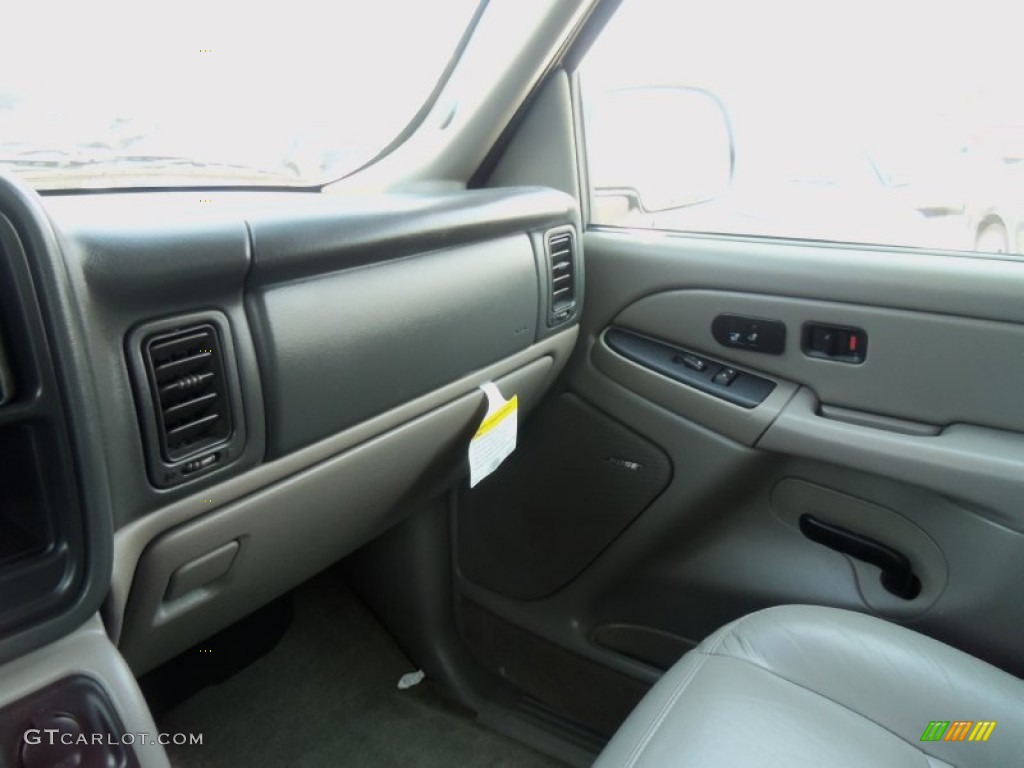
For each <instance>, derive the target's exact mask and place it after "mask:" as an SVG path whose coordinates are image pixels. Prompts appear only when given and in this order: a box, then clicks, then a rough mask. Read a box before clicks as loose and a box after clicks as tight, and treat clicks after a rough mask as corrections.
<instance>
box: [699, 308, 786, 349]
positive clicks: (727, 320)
mask: <svg viewBox="0 0 1024 768" xmlns="http://www.w3.org/2000/svg"><path fill="white" fill-rule="evenodd" d="M711 335H712V336H714V337H715V341H717V342H718V343H719V344H722V345H723V346H726V347H733V348H735V349H745V350H747V351H749V352H764V353H765V354H768V355H781V354H782V353H783V352H785V351H786V326H785V324H784V323H781V322H779V321H778V320H764V319H762V318H758V317H743V316H742V315H719V316H718V317H716V318H715V319H714V321H713V322H712V323H711Z"/></svg>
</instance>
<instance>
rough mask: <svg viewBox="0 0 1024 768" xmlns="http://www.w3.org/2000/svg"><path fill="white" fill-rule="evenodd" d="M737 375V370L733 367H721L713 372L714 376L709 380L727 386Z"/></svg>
mask: <svg viewBox="0 0 1024 768" xmlns="http://www.w3.org/2000/svg"><path fill="white" fill-rule="evenodd" d="M737 376H739V371H737V370H736V369H735V368H723V369H722V370H720V371H719V372H718V373H716V374H715V378H713V379H712V380H711V381H713V382H714V383H715V384H718V385H720V386H723V387H728V386H729V385H730V384H732V383H733V382H734V381H735V380H736V377H737Z"/></svg>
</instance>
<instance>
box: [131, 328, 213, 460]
mask: <svg viewBox="0 0 1024 768" xmlns="http://www.w3.org/2000/svg"><path fill="white" fill-rule="evenodd" d="M142 358H143V361H144V362H145V365H146V374H147V377H148V379H149V386H150V391H151V392H152V396H153V403H154V406H155V410H156V414H155V416H156V426H157V433H158V437H159V441H160V451H161V453H162V454H163V458H164V459H165V460H166V461H177V460H178V459H181V458H184V457H186V456H189V455H191V454H193V453H196V452H197V451H200V450H203V449H204V448H209V447H211V446H213V445H217V444H219V443H222V442H225V441H227V440H228V439H229V438H230V437H231V403H230V402H229V397H228V387H227V381H226V379H225V375H224V359H223V355H222V351H221V344H220V339H219V337H218V335H217V330H216V329H215V328H214V327H213V326H212V325H197V326H193V327H191V328H186V329H182V330H175V331H172V332H170V333H162V334H158V335H154V336H150V337H148V338H147V339H145V340H144V341H143V349H142Z"/></svg>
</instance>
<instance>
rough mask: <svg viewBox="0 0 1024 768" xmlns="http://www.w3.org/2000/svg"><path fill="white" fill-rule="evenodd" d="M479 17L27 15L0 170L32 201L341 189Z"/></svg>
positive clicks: (42, 11)
mask: <svg viewBox="0 0 1024 768" xmlns="http://www.w3.org/2000/svg"><path fill="white" fill-rule="evenodd" d="M479 4H480V0H431V2H417V1H416V0H375V1H374V2H354V1H352V0H335V2H325V1H324V0H289V1H288V2H286V3H273V4H272V3H250V2H209V0H205V1H202V2H194V1H193V0H186V2H176V3H140V2H137V0H129V1H127V2H126V1H125V0H98V2H90V3H80V2H59V1H58V2H54V1H53V0H50V1H49V2H47V1H46V0H39V1H38V2H35V3H25V4H23V5H22V6H20V7H19V10H18V23H17V25H15V27H16V28H15V27H10V26H9V27H8V28H7V34H6V35H5V36H4V43H3V45H2V46H0V72H2V74H0V169H3V170H12V171H13V172H15V173H16V174H18V175H21V176H22V177H24V178H26V179H27V180H28V181H29V182H30V183H32V184H33V185H35V186H36V187H39V188H67V187H83V186H92V187H96V186H99V187H110V186H140V185H145V184H157V185H169V186H174V185H181V186H191V185H196V184H225V183H229V184H235V183H238V184H275V185H276V184H296V185H309V184H316V183H321V182H324V181H328V180H332V179H336V178H340V177H342V176H344V175H346V174H348V173H351V172H352V171H354V170H356V169H358V168H359V167H361V166H362V165H364V164H365V163H367V162H369V161H370V160H372V159H373V158H375V157H376V156H377V155H378V154H379V153H380V152H381V151H382V150H384V149H385V148H386V147H388V145H389V144H390V143H391V142H392V141H393V140H395V138H396V137H398V136H399V135H400V134H401V133H402V132H403V130H404V129H405V128H406V126H408V125H409V123H410V121H412V120H413V119H414V118H415V117H416V115H417V113H418V112H419V111H420V109H421V108H422V107H423V106H424V105H425V104H426V103H427V101H428V100H429V98H430V96H431V94H432V93H433V91H434V89H435V87H436V85H437V83H438V82H439V79H440V78H441V77H442V75H443V74H444V72H445V69H446V67H447V65H448V63H449V62H450V61H451V59H452V56H453V55H454V54H455V52H456V50H457V48H458V46H459V42H460V40H461V38H462V37H463V35H464V34H465V32H466V30H467V27H468V25H469V23H470V21H471V19H472V17H473V14H474V12H475V11H476V9H477V6H478V5H479Z"/></svg>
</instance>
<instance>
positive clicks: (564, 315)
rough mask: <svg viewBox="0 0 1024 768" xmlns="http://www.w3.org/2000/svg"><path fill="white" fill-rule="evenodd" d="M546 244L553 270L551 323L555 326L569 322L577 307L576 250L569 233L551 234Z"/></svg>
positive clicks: (549, 262) (551, 275) (551, 277)
mask: <svg viewBox="0 0 1024 768" xmlns="http://www.w3.org/2000/svg"><path fill="white" fill-rule="evenodd" d="M546 244H547V251H548V264H549V265H550V269H551V274H550V279H551V305H550V306H551V316H550V322H551V323H552V324H554V323H559V322H562V321H563V320H567V319H568V318H569V317H570V316H571V315H572V312H573V309H574V308H575V307H576V253H575V250H576V249H575V241H574V240H573V236H572V234H571V233H569V232H554V233H551V234H549V235H548V236H547V243H546Z"/></svg>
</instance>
